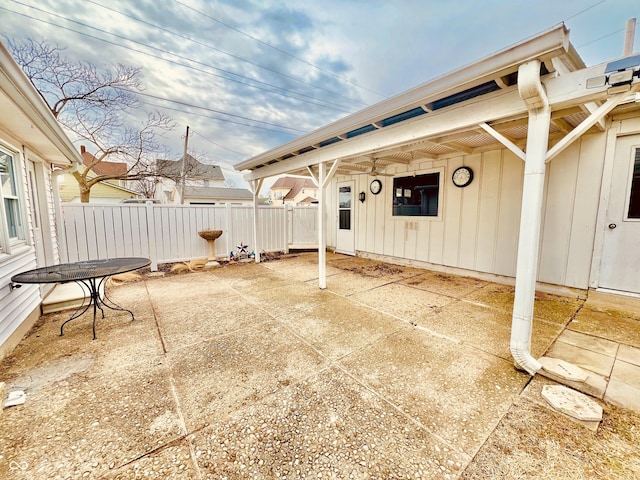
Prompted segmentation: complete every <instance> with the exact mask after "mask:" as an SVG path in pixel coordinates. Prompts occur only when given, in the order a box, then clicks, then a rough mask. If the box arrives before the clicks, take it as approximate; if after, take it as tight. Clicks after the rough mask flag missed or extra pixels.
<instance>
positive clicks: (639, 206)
mask: <svg viewBox="0 0 640 480" xmlns="http://www.w3.org/2000/svg"><path fill="white" fill-rule="evenodd" d="M631 176H632V178H631V195H630V197H629V210H628V212H627V218H640V148H636V158H635V161H634V163H633V173H632V175H631Z"/></svg>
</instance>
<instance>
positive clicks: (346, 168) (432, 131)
mask: <svg viewBox="0 0 640 480" xmlns="http://www.w3.org/2000/svg"><path fill="white" fill-rule="evenodd" d="M568 35H569V31H568V30H567V29H566V27H565V26H564V25H563V24H561V25H558V26H556V27H554V28H552V29H550V30H548V31H546V32H543V33H541V34H539V35H538V36H536V37H533V38H530V39H528V40H525V41H523V42H520V43H518V44H516V45H513V46H511V47H508V48H506V49H504V50H502V51H500V52H498V53H496V54H494V55H491V56H489V57H487V58H484V59H482V60H479V61H477V62H474V63H472V64H470V65H466V66H464V67H461V68H459V69H458V70H455V71H454V72H451V73H449V74H447V75H444V76H441V77H439V78H436V79H435V80H432V81H429V82H427V83H424V84H422V85H420V86H418V87H416V88H414V89H411V90H408V91H406V92H404V93H401V94H399V95H397V96H395V97H392V98H390V99H388V100H385V101H383V102H380V103H378V104H376V105H373V106H371V107H369V108H366V109H364V110H362V111H360V112H357V113H355V114H353V115H350V116H347V117H345V118H343V119H341V120H338V121H336V122H333V123H331V124H329V125H327V126H325V127H322V128H320V129H317V130H315V131H314V132H311V133H309V134H308V135H304V136H302V137H300V138H298V139H296V140H293V141H291V142H289V143H287V144H285V145H282V146H280V147H277V148H275V149H272V150H269V151H267V152H265V153H262V154H260V155H257V156H255V157H253V158H250V159H248V160H246V161H244V162H241V163H239V164H237V165H236V169H237V170H249V171H250V173H248V174H247V178H248V179H256V178H264V177H268V176H271V175H277V174H281V173H291V174H308V170H307V167H308V166H312V165H315V164H318V163H321V162H323V161H332V160H336V159H340V166H339V167H338V170H337V172H336V173H344V174H350V173H366V172H367V171H369V169H370V168H371V167H372V165H373V159H375V160H376V165H377V166H378V168H385V167H386V166H390V165H393V164H396V165H398V164H400V165H402V164H408V163H410V161H411V160H412V159H420V158H446V157H448V156H456V155H460V154H468V153H473V152H480V151H483V150H490V149H495V148H499V147H500V146H501V145H500V142H499V141H498V140H497V139H496V138H495V136H493V135H491V134H490V133H488V132H487V131H486V130H484V129H482V128H481V127H480V126H479V125H478V123H479V121H482V122H488V123H489V124H490V125H491V126H492V127H493V128H494V129H495V130H496V131H498V132H499V133H500V134H502V135H504V136H505V137H507V138H509V139H511V140H512V141H513V142H514V143H515V144H516V145H517V146H519V147H520V148H522V147H523V146H524V144H525V142H526V135H527V128H526V126H527V111H526V108H525V107H524V105H523V103H522V101H521V99H520V98H519V97H518V95H517V83H518V79H517V77H518V75H517V71H518V67H519V65H521V64H523V63H526V62H528V61H531V60H534V59H537V60H539V61H540V62H541V76H542V77H543V78H554V77H557V76H560V75H562V74H566V73H569V72H574V71H577V70H580V69H583V68H585V64H584V62H583V61H582V59H581V58H580V56H579V55H578V53H577V52H576V50H575V48H573V46H572V45H571V44H570V42H569V37H568ZM512 97H513V99H512V100H513V101H514V102H515V103H517V104H518V106H519V107H520V108H519V109H515V110H513V109H512V110H510V111H508V112H505V113H502V112H500V111H498V112H497V113H498V114H497V115H496V112H495V111H491V110H489V108H486V107H488V105H489V104H488V103H483V102H492V103H494V102H498V103H499V102H501V101H502V102H504V100H506V99H511V98H512ZM590 101H591V100H590V99H586V100H585V101H584V102H583V103H582V104H579V105H572V106H570V107H568V108H567V107H566V106H564V107H563V106H559V105H556V107H555V108H554V112H553V122H552V127H551V131H550V138H551V140H552V141H553V140H554V139H556V140H557V139H559V138H561V137H562V136H564V135H565V134H567V133H568V132H570V131H571V130H573V129H574V128H575V127H576V126H577V125H578V124H579V123H580V122H582V120H584V119H585V118H586V117H587V116H588V114H589V113H590V111H591V110H592V109H593V106H592V105H589V102H590ZM469 104H474V105H477V106H484V108H485V111H484V114H483V115H481V118H479V121H475V122H472V123H470V124H464V123H461V124H458V125H452V124H451V122H450V121H442V120H443V118H447V117H446V116H445V115H446V114H450V113H451V112H455V113H456V114H458V115H459V114H460V110H459V109H460V108H462V107H467V106H468V105H469ZM447 120H448V118H447ZM418 122H419V124H420V125H421V126H422V127H426V126H431V125H439V127H435V128H421V129H420V130H422V131H418V129H415V130H413V133H412V134H411V135H409V137H402V136H397V137H396V135H393V133H397V132H399V131H400V129H401V128H402V129H404V128H406V127H408V126H409V125H412V124H414V125H416V124H417V123H418ZM593 128H601V127H598V126H595V127H593ZM387 130H388V131H390V132H391V134H390V135H386V136H385V138H380V137H381V135H380V134H381V133H383V132H386V131H387ZM367 138H368V139H371V141H369V142H363V141H362V140H363V139H367ZM347 146H350V147H351V148H349V147H347Z"/></svg>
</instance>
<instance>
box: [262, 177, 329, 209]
mask: <svg viewBox="0 0 640 480" xmlns="http://www.w3.org/2000/svg"><path fill="white" fill-rule="evenodd" d="M269 200H270V202H271V205H285V204H287V205H311V204H313V203H318V187H317V185H316V184H315V183H313V180H312V179H311V178H309V177H306V178H303V177H290V176H285V177H281V178H279V179H277V180H276V181H275V183H274V184H273V185H272V186H271V190H270V191H269Z"/></svg>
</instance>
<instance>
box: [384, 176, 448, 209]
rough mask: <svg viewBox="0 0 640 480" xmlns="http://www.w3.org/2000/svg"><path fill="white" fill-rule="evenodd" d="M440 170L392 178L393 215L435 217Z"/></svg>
mask: <svg viewBox="0 0 640 480" xmlns="http://www.w3.org/2000/svg"><path fill="white" fill-rule="evenodd" d="M439 193H440V172H435V173H426V174H423V175H416V176H415V177H414V176H410V177H396V178H394V179H393V191H392V194H393V215H394V216H403V217H437V216H438V197H439Z"/></svg>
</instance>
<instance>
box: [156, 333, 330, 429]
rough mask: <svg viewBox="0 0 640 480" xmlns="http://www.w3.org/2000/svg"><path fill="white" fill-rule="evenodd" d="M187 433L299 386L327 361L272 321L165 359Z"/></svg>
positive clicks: (173, 354)
mask: <svg viewBox="0 0 640 480" xmlns="http://www.w3.org/2000/svg"><path fill="white" fill-rule="evenodd" d="M168 360H169V362H170V365H171V369H172V371H173V372H174V376H175V380H174V382H175V388H176V391H177V394H178V396H179V398H180V399H181V409H182V411H183V412H184V416H185V421H186V424H187V426H188V428H189V430H190V431H193V430H197V429H199V428H202V427H204V426H206V425H208V424H210V423H211V422H213V421H214V420H215V419H216V418H218V417H220V416H226V415H229V414H231V413H232V412H234V411H235V410H238V409H239V408H242V407H246V406H247V405H251V404H254V403H255V402H258V401H260V400H261V399H262V398H264V397H265V396H267V395H269V394H271V393H273V392H275V391H276V390H278V389H279V388H282V387H284V386H287V385H289V384H292V383H296V382H299V381H301V380H303V379H304V378H306V377H308V376H310V375H312V374H313V373H314V372H316V371H318V370H320V369H322V368H324V367H325V366H326V365H327V364H328V361H327V359H326V358H323V357H322V356H321V355H320V354H318V352H316V351H315V350H314V349H313V348H311V347H309V346H308V345H306V344H305V343H304V342H303V341H302V340H301V339H300V338H299V337H297V336H296V335H294V334H293V333H292V332H290V331H289V330H288V329H287V328H285V327H284V326H282V325H280V324H279V323H277V322H275V321H268V322H263V323H262V324H259V325H254V326H253V327H251V328H246V329H243V330H240V331H236V332H232V333H230V334H228V335H224V336H220V337H216V338H215V339H212V340H208V341H205V342H201V343H199V344H197V345H193V346H191V347H189V348H188V349H182V350H177V351H175V352H170V353H169V354H168Z"/></svg>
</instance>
